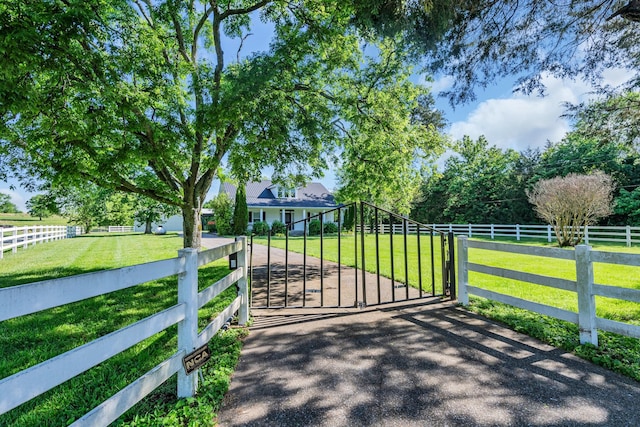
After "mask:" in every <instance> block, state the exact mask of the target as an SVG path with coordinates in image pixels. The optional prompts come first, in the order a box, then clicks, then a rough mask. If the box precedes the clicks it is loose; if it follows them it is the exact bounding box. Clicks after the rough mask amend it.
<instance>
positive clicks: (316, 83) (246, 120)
mask: <svg viewBox="0 0 640 427" xmlns="http://www.w3.org/2000/svg"><path fill="white" fill-rule="evenodd" d="M364 3H366V2H362V3H360V2H342V1H309V2H307V1H305V2H289V1H265V0H254V1H247V0H232V1H224V2H220V1H212V2H207V3H198V2H175V1H157V2H151V1H126V0H115V1H109V2H98V3H95V2H84V1H80V0H69V1H65V2H13V1H2V2H0V24H1V26H2V28H3V31H4V36H3V37H2V38H1V39H0V53H2V58H3V59H2V64H1V65H2V67H0V68H1V69H2V72H1V73H0V98H1V99H2V100H3V105H2V107H1V110H0V115H1V116H2V119H3V120H2V125H1V127H0V153H1V154H2V157H3V162H2V164H0V168H3V171H4V172H5V173H6V172H7V170H8V168H10V167H12V166H16V165H21V170H22V171H23V172H24V174H23V178H26V177H28V176H32V177H33V176H35V177H37V178H40V179H43V180H45V181H47V182H51V183H53V185H54V186H62V185H79V184H82V183H85V182H92V183H94V184H96V185H99V186H101V187H104V188H109V189H113V190H117V191H124V192H130V193H137V194H139V195H143V196H146V197H150V198H152V199H154V200H156V201H158V202H161V203H164V204H168V205H173V206H177V207H179V208H180V209H181V211H182V214H183V217H184V218H185V219H184V245H185V246H192V247H198V246H199V244H200V243H199V233H198V230H197V224H198V223H199V214H200V211H201V207H202V203H203V202H204V199H205V196H206V193H207V191H208V190H209V188H210V186H211V183H212V181H213V179H214V177H215V176H216V173H217V171H218V170H219V168H220V167H221V166H225V165H226V166H228V167H230V168H232V169H233V170H234V175H235V176H247V177H249V178H252V177H254V176H255V177H257V176H259V175H260V173H261V170H262V168H263V167H265V166H268V165H270V166H272V167H273V168H274V170H275V173H276V175H280V176H287V175H296V176H298V177H304V176H317V175H319V174H321V171H322V169H323V168H325V167H326V165H327V161H328V160H333V158H332V155H333V153H334V152H335V148H336V147H341V148H342V149H344V150H345V151H348V150H349V149H350V144H351V146H353V147H359V146H360V145H361V144H362V141H364V140H366V138H365V137H364V136H363V135H365V134H366V133H367V132H369V131H370V130H371V129H372V128H376V127H377V128H378V129H380V130H381V129H387V130H388V131H391V132H405V131H406V132H408V133H409V134H411V135H412V134H414V133H415V131H416V127H415V126H414V127H411V128H405V127H404V126H396V127H395V128H394V127H393V126H395V125H394V124H392V123H391V119H393V120H395V119H397V118H398V116H397V115H395V116H393V117H387V116H386V115H385V114H384V113H381V112H380V111H379V109H380V107H381V106H383V105H384V103H385V102H386V101H385V100H389V99H393V100H394V101H396V102H398V103H399V104H401V105H402V106H403V108H406V109H407V110H409V111H410V110H411V109H412V108H413V107H414V106H415V105H416V104H417V98H418V97H419V96H420V95H421V94H423V92H422V91H421V90H420V89H416V88H415V87H414V86H412V85H409V83H408V74H407V73H406V70H405V68H404V67H400V66H398V65H397V64H400V62H404V63H405V65H406V61H408V57H406V55H404V54H403V52H404V45H403V44H402V43H400V42H399V40H398V39H394V38H393V37H389V38H386V39H384V41H383V39H382V38H381V36H380V35H379V34H378V33H375V32H373V31H368V30H366V28H365V26H364V24H362V23H363V22H364V21H365V20H364V19H355V20H354V17H357V16H358V14H359V13H361V12H362V10H364V9H362V8H361V7H362V6H363V4H364ZM365 9H366V8H365ZM257 19H260V20H262V21H264V22H266V23H269V25H271V26H272V28H273V38H272V40H271V43H270V46H269V48H268V50H266V51H263V52H255V53H252V54H250V55H243V52H242V51H241V50H239V48H238V45H240V47H242V42H243V41H244V40H245V39H246V38H247V37H250V32H251V26H252V22H254V21H255V20H257ZM361 24H362V25H361ZM390 34H391V33H390ZM395 34H397V33H395ZM376 49H380V52H383V54H382V55H380V56H376V55H368V56H365V53H366V52H375V50H376ZM386 52H389V54H386ZM233 53H235V54H236V55H235V57H236V58H235V60H234V59H230V58H233ZM392 57H394V58H400V59H394V60H393V61H389V58H392ZM376 58H378V59H379V60H378V61H377V62H376ZM385 61H387V62H385ZM395 96H401V97H404V98H402V99H396V98H395ZM408 114H410V113H408ZM380 130H378V133H379V132H380ZM397 139H398V141H403V142H402V143H403V144H408V145H406V151H407V152H409V151H411V146H410V144H417V143H418V142H417V141H418V139H416V138H414V137H412V136H404V135H402V134H400V135H398V138H397ZM405 141H406V142H405ZM374 142H375V143H385V141H384V140H383V139H379V138H376V139H369V140H368V142H367V144H372V143H374ZM422 146H423V145H421V147H422ZM358 149H359V148H355V150H358ZM374 152H375V150H373V149H369V151H367V155H368V154H371V153H374ZM7 159H9V160H8V161H7ZM12 162H13V163H12Z"/></svg>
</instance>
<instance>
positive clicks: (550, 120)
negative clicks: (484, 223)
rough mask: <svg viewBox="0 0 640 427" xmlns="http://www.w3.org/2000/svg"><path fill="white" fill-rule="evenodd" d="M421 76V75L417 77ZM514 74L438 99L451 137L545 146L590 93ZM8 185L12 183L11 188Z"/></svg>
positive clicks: (230, 54) (262, 31) (265, 40)
mask: <svg viewBox="0 0 640 427" xmlns="http://www.w3.org/2000/svg"><path fill="white" fill-rule="evenodd" d="M251 32H252V35H251V36H249V37H248V38H247V40H246V41H245V43H244V45H243V50H242V52H241V56H244V55H248V54H250V53H252V52H255V51H261V50H266V49H267V48H268V45H269V41H270V38H271V37H270V34H271V28H270V26H269V25H266V24H263V23H261V22H259V21H258V20H254V23H253V26H252V29H251ZM238 45H239V42H237V41H236V42H235V44H232V45H231V47H229V48H227V49H226V50H225V57H226V61H227V63H230V62H233V61H235V60H236V58H237V50H238V49H237V46H238ZM628 77H629V76H628V73H626V72H624V71H621V70H611V71H609V72H607V73H605V78H606V80H607V82H608V83H611V84H613V85H617V84H619V83H621V82H623V81H625V80H626V79H627V78H628ZM417 78H418V79H420V77H419V76H418V77H417ZM514 81H515V78H514V79H508V78H507V79H502V80H499V81H497V82H496V84H495V85H494V86H491V87H488V88H486V89H485V90H484V91H482V90H480V91H479V92H478V93H477V95H478V100H477V101H476V102H474V103H469V104H466V105H460V106H457V107H456V108H455V109H453V108H452V107H451V106H450V105H449V103H448V101H447V100H445V99H440V98H437V99H436V106H437V108H439V109H440V110H442V111H443V112H444V113H445V117H446V119H447V120H448V122H449V124H450V125H449V127H448V129H447V133H448V134H449V135H450V136H451V138H453V139H454V140H457V139H461V138H462V137H463V136H464V135H469V136H470V137H471V138H473V139H476V138H478V137H479V136H481V135H484V136H486V138H487V140H488V142H489V144H491V145H495V146H497V147H499V148H502V149H506V148H513V149H515V150H517V151H522V150H524V149H526V148H536V147H543V146H544V145H545V143H546V142H547V141H548V140H550V141H553V142H555V141H559V140H560V139H562V137H563V136H564V135H565V133H566V132H567V131H569V130H570V124H569V122H568V121H567V120H566V119H564V118H562V117H561V116H562V114H563V113H564V107H563V104H564V103H566V102H570V103H576V102H580V101H583V100H585V99H587V98H588V97H589V95H588V93H589V92H590V87H589V86H588V85H587V84H585V83H583V82H580V81H568V80H566V81H565V80H558V79H555V78H551V77H544V78H543V81H544V83H545V84H546V86H547V96H545V97H538V96H536V95H532V96H524V95H522V94H514V93H513V91H512V88H513V84H514ZM450 85H451V78H449V77H440V78H438V77H437V76H436V79H435V81H434V82H433V84H432V92H434V93H437V92H439V91H440V90H444V89H447V88H448V87H449V86H450ZM321 182H323V183H324V184H325V186H326V187H327V188H329V189H335V186H336V183H335V177H334V175H333V173H332V172H331V171H327V173H326V176H325V178H324V179H322V180H321ZM218 185H219V184H217V183H214V185H213V186H212V190H211V191H210V193H209V194H210V195H213V194H216V193H217V190H218ZM11 186H15V187H16V188H14V189H11V188H10V187H11ZM0 192H2V193H7V194H9V195H10V196H11V198H12V201H13V203H15V204H16V206H17V207H18V209H19V210H22V211H25V210H26V208H25V203H26V201H27V200H29V198H30V197H32V196H33V194H31V193H28V192H26V191H25V190H24V189H22V188H20V187H19V186H18V183H17V182H15V181H10V182H3V181H0Z"/></svg>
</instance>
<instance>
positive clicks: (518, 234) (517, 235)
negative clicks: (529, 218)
mask: <svg viewBox="0 0 640 427" xmlns="http://www.w3.org/2000/svg"><path fill="white" fill-rule="evenodd" d="M516 240H518V241H520V224H516Z"/></svg>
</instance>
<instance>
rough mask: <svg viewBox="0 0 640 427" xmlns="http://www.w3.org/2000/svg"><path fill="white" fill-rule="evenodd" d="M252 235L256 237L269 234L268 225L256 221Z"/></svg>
mask: <svg viewBox="0 0 640 427" xmlns="http://www.w3.org/2000/svg"><path fill="white" fill-rule="evenodd" d="M253 233H254V234H257V235H258V236H266V235H267V234H269V224H267V223H266V222H262V221H256V222H254V223H253Z"/></svg>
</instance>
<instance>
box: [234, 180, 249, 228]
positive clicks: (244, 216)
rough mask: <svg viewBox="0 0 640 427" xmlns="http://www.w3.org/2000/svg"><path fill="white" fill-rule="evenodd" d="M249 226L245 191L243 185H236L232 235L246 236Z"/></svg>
mask: <svg viewBox="0 0 640 427" xmlns="http://www.w3.org/2000/svg"><path fill="white" fill-rule="evenodd" d="M248 225H249V210H248V208H247V189H246V187H245V186H244V185H238V188H237V190H236V203H235V204H234V207H233V234H235V235H236V236H242V235H245V234H247V226H248Z"/></svg>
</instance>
